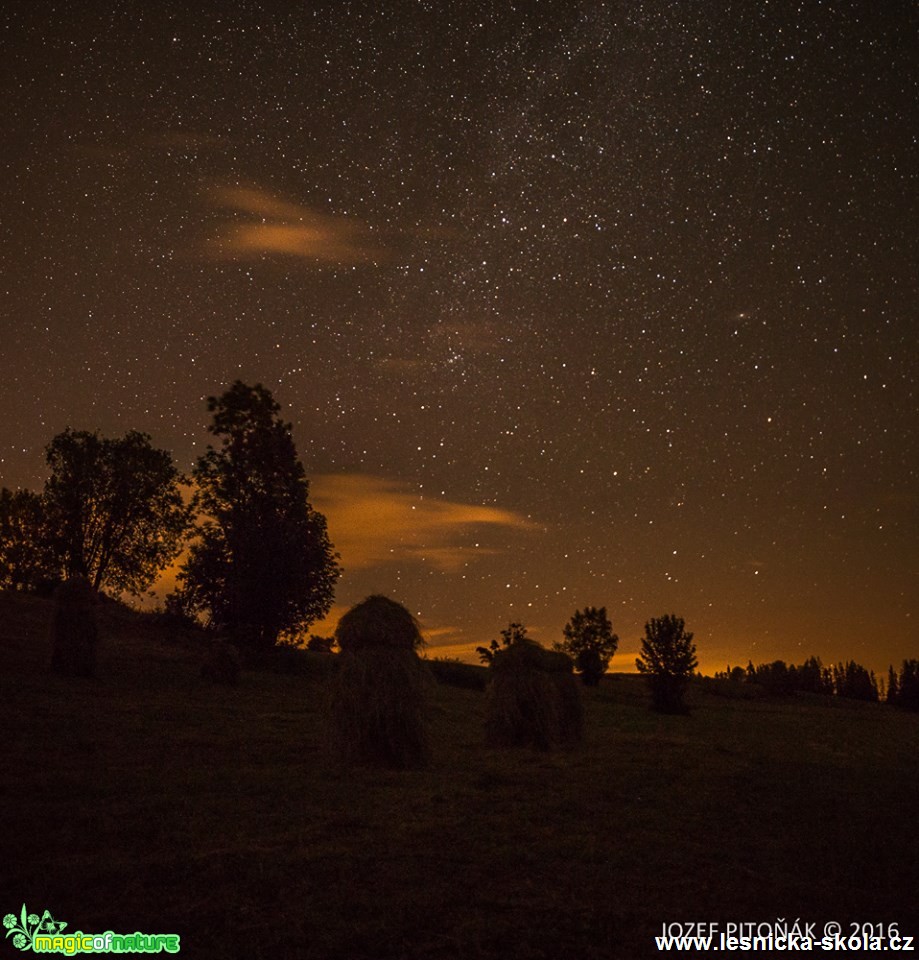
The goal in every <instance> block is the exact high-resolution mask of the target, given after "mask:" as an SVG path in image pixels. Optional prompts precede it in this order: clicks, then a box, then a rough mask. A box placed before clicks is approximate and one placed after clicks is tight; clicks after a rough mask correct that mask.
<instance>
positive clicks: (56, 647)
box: [51, 577, 99, 677]
mask: <svg viewBox="0 0 919 960" xmlns="http://www.w3.org/2000/svg"><path fill="white" fill-rule="evenodd" d="M96 599H97V598H96V591H95V590H93V588H92V585H91V584H90V582H89V581H88V580H87V579H86V578H85V577H73V578H72V579H70V580H65V581H64V582H63V583H62V584H61V585H60V586H59V587H58V588H57V590H56V591H55V593H54V609H53V611H52V614H51V670H52V671H53V672H54V673H57V674H60V675H61V676H64V677H93V676H95V675H96V647H97V646H98V643H99V628H98V626H97V624H96Z"/></svg>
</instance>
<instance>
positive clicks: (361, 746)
mask: <svg viewBox="0 0 919 960" xmlns="http://www.w3.org/2000/svg"><path fill="white" fill-rule="evenodd" d="M335 638H336V640H337V641H338V645H339V646H340V647H341V654H339V657H338V670H337V672H336V676H335V679H334V681H333V685H332V692H331V697H330V704H329V719H330V731H329V743H330V747H331V749H332V751H333V753H334V755H335V756H336V757H338V758H340V759H342V760H344V761H345V762H354V763H371V764H380V765H382V766H387V767H393V768H396V769H406V768H411V767H421V766H424V765H425V764H426V763H427V760H428V743H427V735H426V731H425V706H424V700H425V696H424V694H425V686H426V685H427V679H428V678H427V674H426V670H425V667H424V664H423V663H422V662H421V660H420V659H419V658H418V655H417V653H416V652H415V650H416V648H417V647H420V646H421V645H422V643H423V640H422V638H421V633H420V632H419V630H418V624H417V623H416V622H415V618H414V617H413V616H412V615H411V614H410V613H409V612H408V610H406V609H405V607H403V606H402V605H401V604H399V603H396V602H395V601H393V600H390V599H389V598H388V597H381V596H373V597H368V598H367V599H366V600H364V601H363V602H361V603H359V604H357V606H355V607H352V609H351V610H349V611H348V612H347V613H346V614H345V615H344V616H343V617H342V618H341V621H340V622H339V624H338V628H337V630H336V631H335Z"/></svg>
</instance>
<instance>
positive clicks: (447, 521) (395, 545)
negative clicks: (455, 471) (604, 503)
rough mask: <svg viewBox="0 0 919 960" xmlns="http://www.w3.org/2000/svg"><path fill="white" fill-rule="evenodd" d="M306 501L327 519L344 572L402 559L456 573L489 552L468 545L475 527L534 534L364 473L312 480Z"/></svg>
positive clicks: (516, 520) (489, 513) (483, 510)
mask: <svg viewBox="0 0 919 960" xmlns="http://www.w3.org/2000/svg"><path fill="white" fill-rule="evenodd" d="M311 499H312V502H313V505H314V506H315V507H316V509H317V510H319V511H320V512H321V513H323V514H325V516H326V518H327V519H328V523H329V533H330V535H331V537H332V540H333V541H334V543H335V546H336V549H337V550H338V552H339V553H340V554H341V557H342V564H343V565H344V567H345V568H346V569H348V570H355V569H362V568H366V567H372V566H375V565H377V564H381V563H389V562H393V561H405V560H414V561H421V562H424V563H429V564H431V565H432V566H434V567H437V568H438V569H440V570H457V569H459V568H460V567H462V565H463V564H464V563H466V562H467V561H468V560H470V559H471V558H473V557H476V556H482V555H484V554H487V553H493V552H494V550H489V549H485V548H483V547H480V546H477V545H476V543H475V541H474V540H472V537H471V534H472V533H473V532H474V531H475V529H476V528H478V527H481V526H493V527H495V526H497V527H505V528H510V529H516V530H529V529H535V525H534V524H533V523H532V522H531V521H529V520H527V519H526V518H525V517H523V516H521V515H520V514H518V513H514V512H512V511H510V510H500V509H498V508H496V507H488V506H481V505H476V504H467V503H457V502H455V501H450V500H444V499H442V498H436V499H435V498H431V497H427V496H424V497H423V496H421V495H420V494H418V493H417V492H416V491H414V490H412V489H411V488H410V487H409V486H408V485H407V484H404V483H399V482H397V481H394V480H386V479H383V478H381V477H373V476H367V475H363V474H326V475H322V476H318V477H315V478H313V481H312V497H311Z"/></svg>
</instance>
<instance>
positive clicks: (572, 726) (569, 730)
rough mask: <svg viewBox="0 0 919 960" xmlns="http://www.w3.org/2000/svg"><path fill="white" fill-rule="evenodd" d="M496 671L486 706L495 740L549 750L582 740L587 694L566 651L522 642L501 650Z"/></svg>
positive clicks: (488, 734) (494, 664)
mask: <svg viewBox="0 0 919 960" xmlns="http://www.w3.org/2000/svg"><path fill="white" fill-rule="evenodd" d="M491 674H492V676H491V681H490V683H489V685H488V691H487V697H486V708H485V735H486V739H487V740H488V742H489V743H490V744H492V745H493V746H500V747H535V748H536V749H538V750H549V749H551V748H552V747H553V746H559V745H567V744H573V743H576V742H577V741H579V740H580V739H581V736H582V733H583V711H582V706H581V697H580V693H579V691H578V687H577V683H576V681H575V678H574V675H573V673H572V663H571V659H570V658H569V657H567V656H566V655H565V654H563V653H557V652H554V651H550V650H546V649H544V648H543V647H541V646H539V644H537V643H534V642H533V641H531V640H522V641H518V642H516V643H513V644H511V646H509V647H507V648H505V649H503V650H499V651H498V652H497V653H496V654H495V657H494V660H493V661H492V665H491Z"/></svg>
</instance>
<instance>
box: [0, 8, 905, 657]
mask: <svg viewBox="0 0 919 960" xmlns="http://www.w3.org/2000/svg"><path fill="white" fill-rule="evenodd" d="M381 6H382V7H383V8H382V9H378V8H379V7H381ZM917 25H919V18H917V15H916V10H915V7H914V6H912V5H909V4H906V3H899V2H891V3H885V4H876V5H875V4H872V5H869V4H862V3H856V2H849V3H834V4H829V3H821V2H818V0H814V2H809V3H795V2H784V0H783V2H776V0H771V2H763V3H761V4H757V5H751V4H739V3H731V2H727V0H719V2H717V3H715V4H711V3H697V2H687V3H680V4H669V3H662V2H657V0H654V2H650V0H649V2H640V3H634V4H620V3H601V2H582V3H573V4H572V3H562V2H546V0H543V2H535V0H534V2H530V3H526V4H523V3H510V4H498V5H486V4H479V3H472V2H470V3H456V4H439V3H427V2H416V3H399V2H397V3H392V4H386V5H379V4H370V3H357V2H354V3H334V4H333V3H318V4H312V5H309V6H306V7H304V8H302V9H298V10H296V11H294V10H292V9H291V7H290V6H289V5H282V4H277V5H274V4H268V3H262V4H251V3H242V4H238V5H234V8H233V9H232V10H230V9H227V10H223V11H220V12H217V13H211V14H205V13H201V12H199V11H191V10H186V9H182V8H181V7H180V6H179V5H175V4H163V5H155V6H151V5H144V4H139V3H126V4H120V5H118V7H117V9H116V8H115V7H114V5H113V6H112V7H111V8H110V9H106V8H105V6H104V5H100V4H96V5H92V6H91V7H90V9H89V10H86V9H81V10H79V11H76V10H74V9H71V8H67V7H57V8H54V7H48V8H44V9H38V8H36V9H29V10H25V9H24V10H21V11H16V12H10V11H7V12H5V13H2V14H0V31H2V34H0V35H2V37H3V43H4V48H5V49H6V50H7V53H6V57H5V59H6V70H5V76H4V81H3V82H4V88H5V95H6V96H5V102H6V103H7V120H6V126H7V131H6V135H5V137H4V141H5V144H4V147H3V149H2V154H0V156H2V169H3V187H2V190H3V199H2V211H3V215H2V218H0V250H2V254H3V256H2V262H3V264H4V276H3V282H2V286H0V304H2V314H0V335H2V349H0V373H2V378H0V393H2V397H0V399H2V403H3V407H2V408H3V410H4V411H6V416H5V417H4V418H3V419H2V422H0V482H2V484H4V485H7V486H13V487H15V486H25V487H30V488H32V489H37V488H38V487H39V486H40V485H41V483H42V482H43V479H44V472H43V471H44V460H43V447H44V445H45V444H46V443H47V442H48V441H49V440H50V439H51V437H52V436H53V435H54V434H55V433H57V432H59V431H60V430H62V429H63V428H64V427H65V426H68V425H70V426H73V427H75V428H77V429H95V428H99V429H101V430H102V431H103V432H104V433H107V434H122V433H123V432H124V431H126V430H128V429H132V428H136V429H141V430H145V431H147V432H149V433H150V434H151V435H152V437H153V440H154V443H155V444H157V445H158V446H162V447H165V448H167V449H169V450H171V451H172V452H173V454H174V456H175V458H176V460H177V462H178V463H179V464H180V466H181V468H182V469H188V468H189V467H190V465H191V463H192V462H193V460H194V458H195V457H196V456H197V455H198V454H199V453H200V452H202V450H203V448H204V445H205V444H206V443H207V434H206V432H205V427H206V423H207V415H206V409H205V398H206V396H207V395H209V394H214V393H219V392H221V391H222V390H223V389H224V387H225V386H226V385H228V384H229V382H231V381H232V380H233V379H236V378H240V379H243V380H246V381H247V382H251V383H254V382H257V381H258V382H262V383H264V384H265V385H266V386H267V387H268V388H269V389H271V390H272V391H273V392H274V394H275V396H276V398H277V399H278V400H279V401H280V403H281V404H282V405H283V412H284V415H285V417H287V418H288V419H290V420H291V421H292V422H293V423H294V428H295V438H296V441H297V444H298V449H299V451H300V454H301V457H302V459H303V461H304V464H305V466H306V469H307V473H308V475H309V476H310V477H311V478H312V480H313V483H312V494H313V502H314V504H315V505H316V506H317V507H318V508H319V509H324V510H325V512H327V515H328V518H329V533H330V536H331V538H332V540H333V542H335V543H336V546H337V547H338V549H339V550H340V551H341V552H342V564H343V566H344V567H345V570H346V574H345V576H344V578H343V580H342V582H341V584H340V586H339V590H338V598H337V601H338V603H339V604H340V605H341V606H347V605H349V604H350V603H352V602H354V601H356V600H358V599H361V598H362V597H363V596H365V595H366V594H368V593H370V592H383V593H390V594H391V595H393V596H394V598H396V599H398V600H400V601H402V602H405V603H407V604H408V605H409V607H410V608H411V609H412V610H413V611H415V612H416V613H417V614H418V615H419V616H420V618H421V620H422V623H423V624H424V626H425V627H426V628H427V629H428V634H429V638H430V639H431V641H432V643H434V644H435V645H436V646H438V647H440V648H442V650H441V652H446V653H449V654H451V655H459V656H464V657H468V656H470V655H471V651H472V649H473V647H474V646H475V645H476V644H477V643H481V642H484V641H487V640H488V639H490V638H491V637H492V636H496V635H497V632H498V630H499V629H501V628H502V627H504V626H506V624H507V622H508V621H509V620H511V619H520V620H523V621H524V622H525V623H526V624H527V625H528V627H529V628H530V630H531V633H532V634H533V635H534V636H536V637H537V638H538V639H540V640H542V641H544V642H547V643H551V642H552V641H554V640H556V639H560V637H561V628H562V626H563V624H564V623H565V622H566V621H567V619H568V618H569V617H570V616H571V614H572V613H573V612H574V609H575V608H576V607H583V606H584V605H586V604H595V605H606V606H607V607H608V609H609V611H610V615H611V618H612V620H613V626H614V629H615V630H616V631H617V632H618V633H619V635H620V637H621V638H622V640H621V644H620V652H619V654H617V657H616V658H614V660H613V669H617V668H619V669H628V668H629V667H630V666H631V665H632V663H633V659H634V656H633V655H634V651H635V649H637V647H638V638H639V635H640V633H641V627H642V625H643V623H644V621H645V620H647V619H648V618H650V617H652V616H659V615H661V614H663V613H666V612H675V613H678V614H679V615H681V616H684V617H685V619H686V622H687V627H688V628H689V629H693V630H694V631H695V632H696V643H697V645H698V648H699V657H700V661H701V664H702V667H703V669H705V670H707V671H709V672H710V671H711V670H715V669H722V668H723V667H724V666H725V664H726V663H727V662H729V661H730V662H731V663H738V662H740V663H746V661H747V659H749V658H752V659H753V660H754V661H756V662H760V661H763V660H771V659H775V658H778V657H782V658H784V659H786V660H792V661H795V662H801V661H802V660H803V659H804V658H806V657H807V656H809V655H811V654H817V655H819V656H821V657H822V658H823V659H824V661H826V662H830V661H835V660H838V659H848V658H854V659H857V660H858V661H860V662H862V663H864V664H866V665H867V666H869V667H871V668H873V669H875V670H877V671H881V670H885V669H886V666H887V664H888V663H890V662H894V663H896V662H898V661H899V660H902V659H903V658H904V657H908V656H916V654H917V651H916V643H917V635H916V613H917V610H916V605H917V600H916V598H917V596H919V590H917V576H919V550H917V546H916V544H917V537H916V531H917V529H919V524H917V521H919V503H917V500H919V485H917V475H919V451H917V434H916V409H917V404H916V387H915V384H916V380H917V369H916V368H917V364H916V354H917V335H916V330H917V321H916V316H915V310H916V303H917V292H919V291H917V286H919V284H917V275H919V273H917V269H916V256H915V249H916V240H915V236H916V226H915V225H916V223H917V222H919V218H917V210H916V197H917V185H919V184H917V170H919V164H917V159H919V158H917V149H916V130H917V123H916V121H917V115H916V114H917V110H916V102H917V92H919V89H917V87H919V84H917V70H916V63H917V62H919V60H917V56H916V54H917V43H916V39H917ZM336 519H338V521H339V525H338V529H336ZM435 652H436V651H435ZM630 655H631V656H630Z"/></svg>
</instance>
